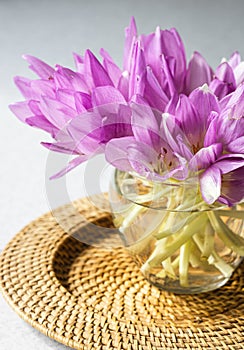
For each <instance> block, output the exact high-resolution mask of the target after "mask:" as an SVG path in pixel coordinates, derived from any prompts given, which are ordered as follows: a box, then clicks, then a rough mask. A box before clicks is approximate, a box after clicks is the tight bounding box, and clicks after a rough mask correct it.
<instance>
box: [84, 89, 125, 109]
mask: <svg viewBox="0 0 244 350" xmlns="http://www.w3.org/2000/svg"><path fill="white" fill-rule="evenodd" d="M91 98H92V104H93V106H100V109H99V110H100V112H101V107H103V106H104V108H105V110H107V109H108V110H109V105H111V107H112V106H113V105H116V104H120V103H121V104H125V103H126V101H125V99H124V97H123V95H122V94H121V93H120V92H119V90H117V89H115V88H114V87H113V86H100V87H97V88H95V89H94V90H93V91H92V96H91ZM101 113H102V112H101Z"/></svg>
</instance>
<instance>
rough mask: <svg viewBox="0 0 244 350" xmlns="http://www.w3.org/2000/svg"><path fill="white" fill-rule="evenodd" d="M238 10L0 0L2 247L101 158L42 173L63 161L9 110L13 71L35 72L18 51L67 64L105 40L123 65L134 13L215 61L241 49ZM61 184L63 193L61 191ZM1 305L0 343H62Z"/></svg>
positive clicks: (140, 2) (92, 174) (144, 24)
mask: <svg viewBox="0 0 244 350" xmlns="http://www.w3.org/2000/svg"><path fill="white" fill-rule="evenodd" d="M243 9H244V2H243V1H242V0H235V1H233V2H230V1H226V0H215V1H210V0H209V1H205V2H202V1H195V0H185V1H184V2H183V1H180V0H178V1H176V0H167V1H162V0H152V1H150V2H149V1H146V0H135V1H129V0H123V1H121V2H117V1H112V0H110V1H106V0H104V1H102V2H99V1H94V0H90V1H84V0H72V1H68V0H66V1H65V0H53V1H47V0H43V1H34V0H22V1H17V0H10V1H4V0H2V1H0V46H1V55H0V111H1V113H0V115H1V119H0V123H1V125H0V133H1V135H0V140H1V141H0V142H1V148H0V153H1V161H2V164H1V168H0V173H1V181H0V187H1V189H0V193H1V196H0V210H1V214H0V227H1V236H0V237H1V239H0V251H2V250H3V249H4V246H5V245H6V244H7V242H8V241H9V240H10V239H11V238H12V237H13V236H14V235H15V234H16V233H17V232H18V231H19V230H20V229H21V228H22V227H23V226H24V225H26V224H28V222H29V221H31V220H33V219H35V218H36V217H37V216H40V215H41V214H43V213H44V212H46V211H49V210H50V208H53V207H55V206H58V205H61V204H63V203H65V202H66V201H67V200H73V199H75V198H78V197H82V196H85V195H86V194H87V192H89V191H90V192H89V194H90V193H91V192H97V191H98V190H99V188H100V187H101V186H102V185H101V186H100V185H99V186H98V185H97V182H96V179H97V176H98V172H100V171H101V169H102V168H103V166H104V160H103V159H100V160H99V162H96V161H93V163H91V165H90V166H89V168H88V167H86V166H81V167H80V168H77V169H75V170H74V171H73V172H72V173H70V174H69V175H68V176H66V179H65V180H64V179H61V180H57V181H56V182H50V181H49V180H48V176H49V175H51V173H53V172H54V171H55V170H58V169H59V168H60V164H61V165H62V163H63V162H64V160H63V158H62V156H59V155H57V156H56V158H55V159H53V158H50V154H49V153H48V152H47V150H46V149H44V148H43V147H41V146H40V142H41V141H49V140H50V139H49V138H48V136H47V135H46V134H44V133H43V132H41V131H39V130H34V129H33V130H31V128H29V127H27V126H25V125H23V124H21V123H20V122H19V121H18V120H17V119H16V118H15V117H14V116H13V115H12V114H11V112H10V111H9V109H8V105H9V104H10V103H12V102H16V101H18V100H21V99H22V98H21V95H20V93H19V92H18V91H17V88H16V87H15V86H14V84H13V81H12V78H13V76H15V75H22V76H29V77H32V76H33V75H32V73H30V71H29V70H28V68H27V64H26V62H25V61H24V60H22V58H21V55H22V54H26V53H28V54H32V55H34V56H37V57H40V58H42V59H43V60H45V61H46V62H48V63H49V64H51V65H54V64H56V63H59V64H61V65H66V66H69V67H71V68H72V67H73V61H72V52H78V53H82V52H84V50H85V49H87V48H90V49H91V50H93V51H94V52H95V53H96V54H98V52H99V49H100V47H104V48H106V49H107V50H108V51H109V52H110V54H111V55H112V56H113V57H114V59H115V61H116V62H117V63H118V64H121V57H122V52H123V37H124V27H125V26H127V24H128V22H129V20H130V17H131V15H134V16H135V17H136V19H137V24H138V28H139V31H140V32H144V33H148V32H150V31H153V30H154V29H155V27H156V26H157V25H160V26H161V27H162V28H170V27H176V28H177V29H178V30H179V32H180V34H181V36H182V37H183V40H184V42H185V45H186V48H187V55H188V58H189V57H190V55H191V53H192V52H193V51H194V50H197V51H200V52H201V53H202V54H203V55H204V56H205V57H206V58H207V60H208V62H209V63H210V64H211V65H212V66H213V67H216V65H217V64H218V62H219V61H220V60H221V58H222V57H224V56H225V57H229V56H230V54H231V53H232V52H233V51H235V50H239V51H240V53H241V54H242V56H244V46H243V32H244V21H243ZM88 173H89V176H87V174H88ZM84 174H85V175H86V177H84V176H85V175H84ZM84 179H85V180H84ZM64 181H65V182H64ZM84 183H85V184H84ZM64 185H65V188H66V192H64V191H63V192H64V193H63V192H62V191H61V192H62V193H61V194H60V191H59V189H60V188H63V187H64ZM0 310H1V312H0V348H1V350H7V349H13V350H20V349H23V348H24V349H26V350H28V349H33V348H35V349H36V350H39V349H65V348H67V347H65V346H63V345H61V344H59V343H57V342H55V341H53V340H51V339H49V338H47V337H46V336H44V335H42V334H41V333H39V332H38V331H37V330H35V329H33V328H32V327H31V326H29V325H28V324H26V323H25V322H24V321H23V320H21V319H20V318H19V317H18V316H17V315H16V314H15V313H14V311H12V309H11V308H10V307H9V306H8V305H7V304H6V302H5V301H4V299H3V298H2V296H0Z"/></svg>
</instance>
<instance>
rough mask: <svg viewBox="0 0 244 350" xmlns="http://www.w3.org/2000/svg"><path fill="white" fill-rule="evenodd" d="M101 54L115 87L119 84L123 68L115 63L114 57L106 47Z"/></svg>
mask: <svg viewBox="0 0 244 350" xmlns="http://www.w3.org/2000/svg"><path fill="white" fill-rule="evenodd" d="M100 54H101V56H102V57H103V66H104V68H105V69H106V71H107V72H108V75H109V77H110V79H111V80H112V81H113V84H114V86H115V87H117V86H118V83H119V79H120V77H121V74H122V72H121V69H120V68H119V67H118V66H117V65H116V64H115V63H114V61H113V59H112V58H111V57H110V55H109V54H108V53H107V51H105V50H104V49H101V50H100Z"/></svg>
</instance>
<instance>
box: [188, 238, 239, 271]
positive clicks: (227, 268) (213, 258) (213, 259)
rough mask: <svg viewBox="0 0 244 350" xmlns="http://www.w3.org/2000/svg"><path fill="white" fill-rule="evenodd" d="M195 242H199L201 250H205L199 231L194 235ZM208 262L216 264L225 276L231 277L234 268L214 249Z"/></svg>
mask: <svg viewBox="0 0 244 350" xmlns="http://www.w3.org/2000/svg"><path fill="white" fill-rule="evenodd" d="M193 239H194V241H195V243H196V244H197V246H198V248H199V249H200V251H201V252H202V251H203V247H204V243H203V241H202V238H201V236H200V234H199V233H196V234H195V235H194V236H193ZM208 263H209V264H210V265H214V266H215V267H216V268H217V269H218V270H219V271H220V272H221V273H222V274H223V275H224V276H225V277H230V276H231V274H232V273H233V271H234V269H233V267H232V266H231V265H229V264H227V263H226V262H225V261H224V260H223V259H221V257H220V256H219V255H218V254H217V253H216V251H215V250H214V249H213V250H212V251H211V254H210V255H209V257H208Z"/></svg>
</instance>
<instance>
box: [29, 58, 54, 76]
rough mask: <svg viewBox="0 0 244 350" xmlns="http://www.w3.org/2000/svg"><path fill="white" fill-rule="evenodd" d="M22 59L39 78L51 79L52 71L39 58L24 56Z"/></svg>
mask: <svg viewBox="0 0 244 350" xmlns="http://www.w3.org/2000/svg"><path fill="white" fill-rule="evenodd" d="M23 58H24V59H25V60H26V61H27V62H28V63H29V64H30V66H29V68H30V69H31V70H33V71H34V72H35V73H36V74H37V75H38V76H39V77H40V78H42V79H50V78H52V77H53V74H54V69H53V68H52V67H50V66H49V65H48V64H46V63H45V62H43V61H41V60H40V59H39V58H36V57H34V56H30V55H24V56H23Z"/></svg>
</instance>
